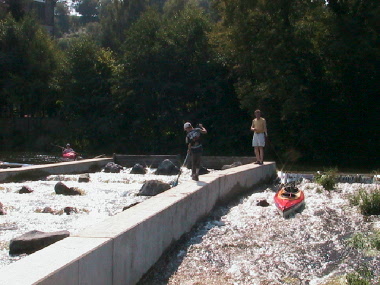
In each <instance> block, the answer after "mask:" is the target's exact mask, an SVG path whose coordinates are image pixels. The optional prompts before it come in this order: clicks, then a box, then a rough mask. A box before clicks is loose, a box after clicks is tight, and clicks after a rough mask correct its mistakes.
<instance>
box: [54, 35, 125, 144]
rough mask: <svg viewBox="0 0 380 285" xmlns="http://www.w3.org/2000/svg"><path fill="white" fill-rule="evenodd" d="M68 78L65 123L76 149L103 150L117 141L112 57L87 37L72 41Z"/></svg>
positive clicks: (64, 111) (65, 98)
mask: <svg viewBox="0 0 380 285" xmlns="http://www.w3.org/2000/svg"><path fill="white" fill-rule="evenodd" d="M67 59H68V67H69V70H68V74H67V76H66V82H65V85H64V90H65V94H64V97H63V98H62V105H63V113H62V119H64V120H65V121H66V122H67V124H68V126H69V128H70V130H71V133H70V137H71V139H72V141H75V142H76V145H80V146H82V147H85V146H87V145H89V144H91V148H92V149H102V147H103V148H104V147H105V145H107V146H109V142H110V141H112V139H113V138H115V136H116V134H115V132H116V131H117V129H118V121H119V119H118V117H117V114H116V113H114V112H113V106H114V104H115V103H114V100H113V97H112V94H111V78H112V76H113V72H114V68H115V60H114V57H113V53H112V52H111V51H109V50H106V49H102V48H100V47H99V46H97V45H96V44H95V42H93V41H92V40H91V39H89V38H88V37H79V38H73V39H71V41H70V42H69V47H68V50H67Z"/></svg>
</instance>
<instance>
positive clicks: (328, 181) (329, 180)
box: [314, 168, 338, 191]
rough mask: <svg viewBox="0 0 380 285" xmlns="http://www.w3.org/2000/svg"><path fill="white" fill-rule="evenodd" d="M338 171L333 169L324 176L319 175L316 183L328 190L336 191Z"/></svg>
mask: <svg viewBox="0 0 380 285" xmlns="http://www.w3.org/2000/svg"><path fill="white" fill-rule="evenodd" d="M337 172H338V169H336V168H331V169H329V170H327V171H325V173H324V174H321V173H317V174H316V175H315V176H314V177H315V182H317V183H318V184H319V185H321V186H322V187H323V188H325V189H326V190H328V191H330V190H334V188H335V184H336V175H337Z"/></svg>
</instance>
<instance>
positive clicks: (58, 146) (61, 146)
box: [51, 144, 64, 149]
mask: <svg viewBox="0 0 380 285" xmlns="http://www.w3.org/2000/svg"><path fill="white" fill-rule="evenodd" d="M51 145H52V146H56V147H59V148H61V149H64V147H63V146H60V145H56V144H51Z"/></svg>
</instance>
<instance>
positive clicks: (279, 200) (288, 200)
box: [274, 186, 305, 218]
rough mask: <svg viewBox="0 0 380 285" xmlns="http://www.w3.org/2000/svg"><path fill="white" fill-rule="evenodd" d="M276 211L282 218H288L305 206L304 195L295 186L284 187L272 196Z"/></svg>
mask: <svg viewBox="0 0 380 285" xmlns="http://www.w3.org/2000/svg"><path fill="white" fill-rule="evenodd" d="M274 202H275V204H276V207H277V209H278V210H279V212H280V213H281V214H282V216H283V217H284V218H288V217H289V216H290V215H291V214H293V213H294V212H297V211H298V210H300V209H301V208H302V207H303V206H304V205H305V194H304V193H303V191H302V190H300V189H298V188H297V187H295V186H285V187H282V188H281V189H280V190H279V191H277V193H276V195H275V196H274Z"/></svg>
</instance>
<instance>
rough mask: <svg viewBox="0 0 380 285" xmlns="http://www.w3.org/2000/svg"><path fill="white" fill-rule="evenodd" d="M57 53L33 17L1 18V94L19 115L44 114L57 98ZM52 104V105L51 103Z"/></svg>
mask: <svg viewBox="0 0 380 285" xmlns="http://www.w3.org/2000/svg"><path fill="white" fill-rule="evenodd" d="M59 62H60V53H59V52H58V50H57V49H56V47H55V45H54V42H53V41H52V39H51V38H50V36H49V35H48V34H47V32H46V31H45V29H43V28H42V27H41V26H40V25H39V24H38V23H37V22H36V20H35V19H34V18H32V17H29V16H24V18H22V19H20V20H19V22H16V21H15V20H14V19H13V18H12V17H10V16H8V17H7V18H6V19H4V20H2V21H0V68H1V70H2V73H1V75H0V90H1V92H0V94H2V95H3V100H4V101H6V102H7V103H8V104H15V105H16V106H19V107H20V115H22V116H24V115H28V116H32V117H33V116H45V115H46V114H47V113H50V112H52V109H51V108H52V107H53V106H54V102H55V98H56V95H57V93H56V84H55V79H56V74H57V73H56V72H57V70H58V68H59ZM53 108H54V107H53Z"/></svg>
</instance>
